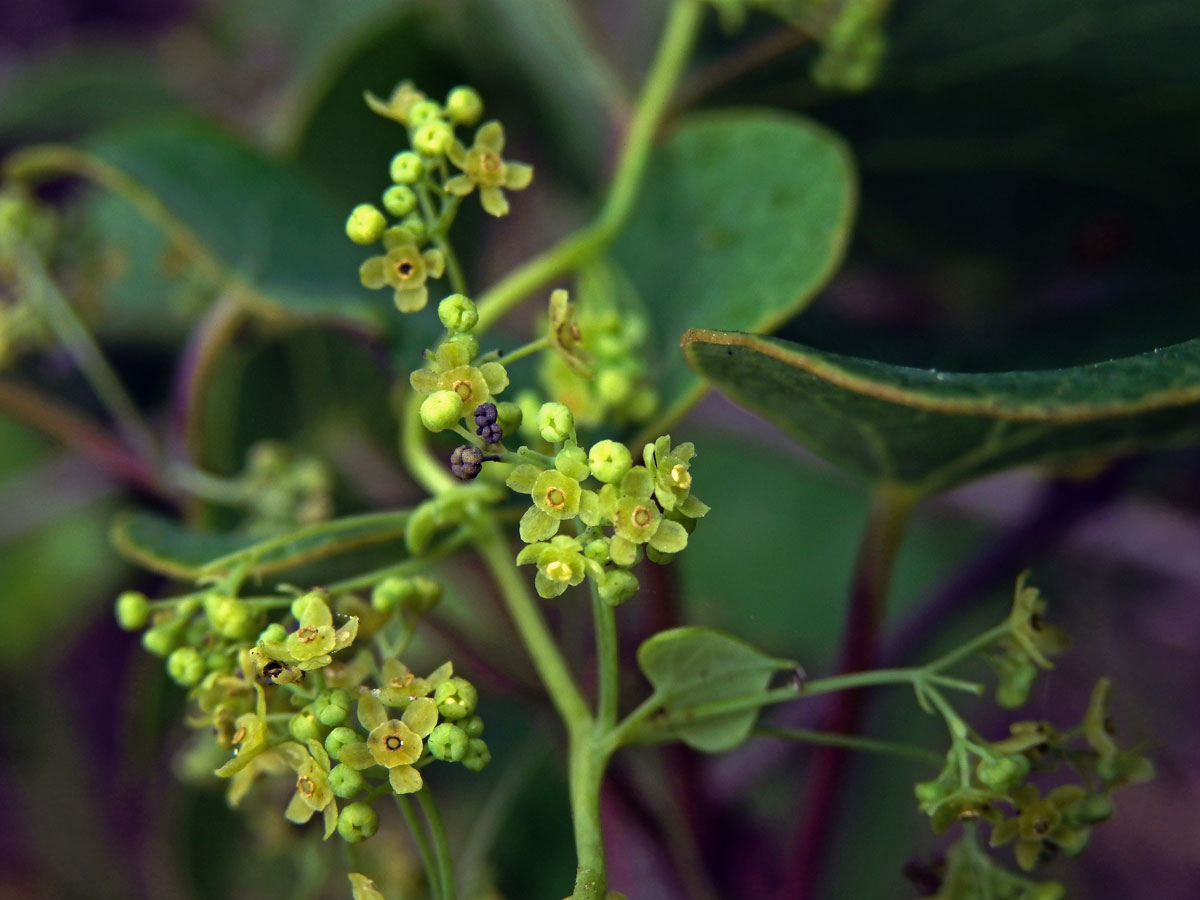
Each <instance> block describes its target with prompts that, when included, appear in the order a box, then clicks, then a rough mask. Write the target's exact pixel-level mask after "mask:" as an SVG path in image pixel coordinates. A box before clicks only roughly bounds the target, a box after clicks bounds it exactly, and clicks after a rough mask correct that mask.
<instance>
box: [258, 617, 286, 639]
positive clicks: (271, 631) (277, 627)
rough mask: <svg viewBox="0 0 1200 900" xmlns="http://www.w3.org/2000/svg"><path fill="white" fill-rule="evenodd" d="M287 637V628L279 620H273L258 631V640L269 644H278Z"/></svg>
mask: <svg viewBox="0 0 1200 900" xmlns="http://www.w3.org/2000/svg"><path fill="white" fill-rule="evenodd" d="M286 637H287V629H286V628H284V627H283V625H281V624H280V623H279V622H272V623H271V624H270V625H268V626H267V627H266V628H264V629H263V630H262V631H260V632H259V633H258V640H259V641H260V642H261V641H266V642H267V643H269V644H278V643H280V642H282V641H283V640H284V639H285V638H286Z"/></svg>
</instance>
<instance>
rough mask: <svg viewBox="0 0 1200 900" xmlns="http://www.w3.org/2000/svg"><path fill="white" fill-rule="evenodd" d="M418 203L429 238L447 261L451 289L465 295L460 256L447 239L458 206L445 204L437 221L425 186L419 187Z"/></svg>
mask: <svg viewBox="0 0 1200 900" xmlns="http://www.w3.org/2000/svg"><path fill="white" fill-rule="evenodd" d="M417 201H418V202H419V203H420V204H421V212H422V213H424V214H425V221H426V222H428V223H429V236H430V238H432V240H433V244H434V246H435V247H437V248H438V250H440V251H441V252H442V257H443V258H444V259H445V261H446V277H447V278H449V279H450V287H451V288H452V289H453V290H454V291H455V292H457V293H459V294H465V293H466V292H467V280H466V278H464V277H463V271H462V266H460V265H459V262H458V256H457V255H456V254H455V252H454V248H453V247H452V246H450V241H449V240H448V239H447V238H446V232H447V231H449V230H450V223H451V222H453V221H454V214H455V213H456V212H457V211H458V204H457V203H454V204H448V203H443V205H442V213H441V215H440V216H437V217H436V219H435V217H434V214H433V203H432V202H431V201H430V199H429V189H428V188H427V187H426V186H425V185H423V184H418V185H417Z"/></svg>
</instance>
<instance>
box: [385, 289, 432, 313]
mask: <svg viewBox="0 0 1200 900" xmlns="http://www.w3.org/2000/svg"><path fill="white" fill-rule="evenodd" d="M392 299H393V300H395V301H396V309H398V310H400V312H402V313H411V312H417V311H419V310H422V309H424V308H425V304H426V303H428V302H429V289H428V288H426V287H425V285H421V286H420V287H415V288H396V293H395V295H394V296H393V298H392Z"/></svg>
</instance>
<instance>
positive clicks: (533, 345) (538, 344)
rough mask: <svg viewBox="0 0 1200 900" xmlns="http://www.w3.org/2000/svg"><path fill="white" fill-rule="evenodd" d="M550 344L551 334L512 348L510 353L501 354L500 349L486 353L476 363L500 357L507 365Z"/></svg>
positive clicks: (481, 363)
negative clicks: (514, 348)
mask: <svg viewBox="0 0 1200 900" xmlns="http://www.w3.org/2000/svg"><path fill="white" fill-rule="evenodd" d="M549 346H550V336H549V335H545V336H543V337H540V338H537V339H536V340H532V341H530V342H529V343H528V344H525V345H524V346H521V347H518V348H517V349H516V350H512V351H510V352H508V353H504V354H501V353H500V352H499V351H498V350H497V351H493V352H491V353H485V354H483V356H481V357H479V359H477V360H475V363H474V365H477V366H479V365H483V364H484V363H485V362H491V361H492V360H496V359H500V360H503V361H504V364H505V365H506V366H507V365H508V364H510V363H513V362H516V361H517V360H518V359H524V358H525V357H526V356H531V355H532V354H534V353H538V352H539V351H542V350H545V349H546V348H547V347H549Z"/></svg>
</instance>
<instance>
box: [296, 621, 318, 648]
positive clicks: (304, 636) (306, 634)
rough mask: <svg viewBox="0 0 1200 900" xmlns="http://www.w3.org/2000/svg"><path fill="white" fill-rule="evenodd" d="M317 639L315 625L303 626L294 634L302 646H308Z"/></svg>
mask: <svg viewBox="0 0 1200 900" xmlns="http://www.w3.org/2000/svg"><path fill="white" fill-rule="evenodd" d="M316 639H317V628H316V626H315V625H305V626H304V627H303V628H301V629H300V630H299V631H297V632H296V640H298V641H299V642H300V643H302V644H308V643H310V642H312V641H315V640H316Z"/></svg>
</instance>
